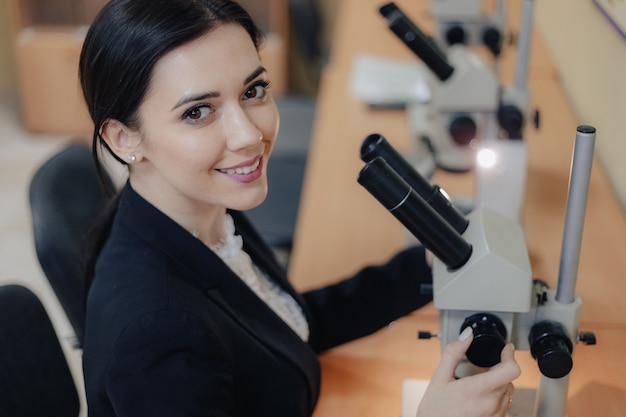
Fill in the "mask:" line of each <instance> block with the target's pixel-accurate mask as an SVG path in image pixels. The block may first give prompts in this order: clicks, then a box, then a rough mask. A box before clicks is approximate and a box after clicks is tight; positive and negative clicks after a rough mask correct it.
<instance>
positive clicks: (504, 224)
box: [358, 126, 595, 417]
mask: <svg viewBox="0 0 626 417" xmlns="http://www.w3.org/2000/svg"><path fill="white" fill-rule="evenodd" d="M594 144H595V129H594V128H593V127H591V126H579V127H578V128H577V131H576V140H575V145H574V153H573V158H572V166H571V173H570V183H569V191H568V201H567V211H566V217H565V227H564V234H563V243H562V250H561V261H560V270H559V277H558V286H557V289H556V291H554V290H552V289H550V288H548V285H547V284H546V283H545V282H544V281H541V280H538V279H533V276H532V271H531V266H530V261H529V257H528V251H527V248H526V243H525V240H524V233H523V230H522V228H521V226H520V225H519V223H517V222H515V221H513V220H511V219H510V218H507V217H506V216H504V215H502V214H500V213H498V212H497V211H495V210H493V209H490V208H488V207H484V206H481V207H477V208H476V209H475V210H473V211H472V212H471V213H469V214H468V215H467V216H464V215H462V214H461V213H459V212H458V211H457V209H456V208H455V207H454V205H453V204H452V203H451V202H450V201H449V200H448V199H447V197H446V195H445V193H444V192H443V191H442V190H441V189H440V188H439V187H437V186H434V185H431V184H430V183H429V182H428V181H427V180H425V179H424V178H423V177H422V176H421V175H420V174H419V173H417V172H416V171H415V170H413V169H412V167H411V165H410V164H409V163H408V162H407V161H406V160H405V159H403V157H402V156H401V155H400V154H399V153H398V152H396V151H395V150H394V149H393V148H392V147H391V146H390V145H389V143H388V142H387V141H386V139H385V138H384V137H383V136H381V135H379V134H372V135H370V136H368V137H367V138H365V140H364V141H363V144H362V146H361V159H362V160H363V161H364V162H365V166H364V167H363V168H362V170H361V171H360V172H359V176H358V182H359V184H361V185H362V186H363V187H364V188H365V189H366V190H367V191H369V192H370V193H371V194H372V195H373V196H374V197H375V198H376V199H377V200H378V201H379V202H380V203H381V204H382V205H383V206H384V207H385V208H387V209H388V210H389V211H390V212H391V214H393V215H394V216H395V217H396V218H397V219H398V220H399V221H400V222H401V223H402V224H403V225H404V226H405V227H406V228H407V229H408V230H409V231H410V232H411V233H412V234H413V235H414V236H415V237H416V238H417V239H418V240H419V241H420V242H421V243H422V244H423V245H424V246H425V247H426V248H427V249H428V250H430V251H431V252H432V253H433V254H434V255H435V257H436V259H435V262H434V264H433V300H434V306H435V307H436V308H437V309H438V310H439V333H438V334H437V335H436V336H437V337H439V339H440V342H441V348H442V350H443V348H444V347H445V346H446V345H447V344H448V343H450V342H452V341H454V340H456V339H457V338H458V335H459V334H460V332H461V331H462V330H463V329H465V328H466V327H468V326H471V327H472V328H473V333H474V339H473V341H472V344H471V346H470V347H469V349H468V351H467V354H466V359H465V360H464V361H463V362H462V363H461V364H460V365H459V367H458V368H457V370H456V375H457V377H459V378H462V377H464V376H467V375H471V374H475V373H478V372H481V371H483V370H484V369H486V368H489V367H491V366H494V365H496V364H497V363H498V362H499V361H500V352H501V350H502V348H503V347H504V346H505V344H506V343H508V342H513V343H514V345H515V347H516V349H518V350H526V351H530V353H531V355H532V357H533V358H535V359H536V360H537V365H538V367H539V370H540V371H541V379H540V381H539V386H538V388H537V389H536V390H534V389H533V390H525V391H524V390H516V392H515V395H514V397H513V402H512V403H511V408H510V414H509V415H510V416H512V417H564V416H565V412H566V401H567V391H568V383H569V377H568V375H569V373H570V371H571V369H572V367H573V360H572V354H573V348H574V345H575V344H576V343H577V342H582V343H585V344H595V336H594V335H593V334H592V333H583V332H580V333H579V331H578V317H579V311H580V307H581V304H582V301H581V299H580V298H579V297H577V296H576V293H575V283H576V278H577V277H576V274H577V268H578V259H579V254H580V245H581V240H582V227H583V223H584V216H585V209H586V202H587V192H588V186H589V177H590V175H591V165H592V160H593V147H594ZM432 336H433V334H431V333H429V332H420V338H430V337H432ZM518 391H519V392H518ZM408 392H411V393H413V394H412V395H413V396H415V394H414V393H415V391H414V390H405V393H408ZM406 396H407V395H405V397H406ZM411 400H412V399H411V398H404V399H403V401H405V402H406V401H411ZM404 409H405V410H406V407H404ZM416 410H417V404H415V408H414V409H411V410H409V411H410V412H411V413H413V414H407V413H408V412H409V411H407V413H404V415H403V417H408V416H409V415H415V411H416Z"/></svg>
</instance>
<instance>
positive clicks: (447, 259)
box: [357, 157, 472, 269]
mask: <svg viewBox="0 0 626 417" xmlns="http://www.w3.org/2000/svg"><path fill="white" fill-rule="evenodd" d="M357 181H358V182H359V184H361V185H362V186H363V187H364V188H365V189H367V191H369V192H370V194H372V195H373V196H374V197H375V198H376V199H377V200H378V201H379V202H380V203H381V204H382V205H383V206H384V207H385V208H386V209H387V210H389V211H390V212H391V214H393V215H394V216H395V217H396V219H398V220H399V221H400V222H401V223H402V224H403V225H404V226H405V227H406V228H407V229H408V230H409V231H410V232H411V233H413V235H414V236H415V237H416V238H417V239H418V240H419V241H420V242H421V243H422V244H423V245H424V247H426V248H427V249H428V250H430V251H431V252H432V253H433V254H434V255H435V256H436V257H437V258H439V259H440V260H441V261H442V262H443V263H444V264H445V265H446V266H448V268H450V269H457V268H460V267H461V266H463V265H465V263H466V262H467V260H468V259H469V257H470V255H471V254H472V246H471V245H470V244H469V243H467V241H465V239H463V237H462V236H461V235H460V234H459V233H458V232H457V231H456V230H454V229H453V228H452V227H451V226H450V225H449V224H448V222H446V221H445V220H444V219H443V217H441V216H440V215H439V213H437V212H436V211H435V210H434V209H433V208H432V207H431V206H430V204H428V203H427V202H426V201H425V200H424V199H423V198H422V197H420V195H419V194H417V193H416V192H415V190H413V189H412V188H411V186H410V185H409V184H407V183H406V181H404V180H403V179H402V178H401V177H400V176H399V175H398V174H397V173H396V172H395V171H394V170H393V169H391V167H390V166H389V165H388V164H387V162H385V160H384V159H383V158H381V157H377V158H374V159H372V160H371V161H369V162H368V163H367V164H365V166H364V167H363V168H362V169H361V172H360V173H359V176H358V179H357Z"/></svg>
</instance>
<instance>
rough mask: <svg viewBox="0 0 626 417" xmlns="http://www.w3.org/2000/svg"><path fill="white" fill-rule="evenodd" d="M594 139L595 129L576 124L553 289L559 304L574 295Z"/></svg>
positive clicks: (568, 301) (573, 298)
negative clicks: (555, 285) (557, 270)
mask: <svg viewBox="0 0 626 417" xmlns="http://www.w3.org/2000/svg"><path fill="white" fill-rule="evenodd" d="M595 141H596V129H595V128H594V127H591V126H584V125H582V126H578V128H577V129H576V142H575V143H574V152H573V156H572V164H571V172H570V180H569V181H570V182H569V188H568V192H567V194H568V195H567V208H566V212H565V225H564V228H563V243H562V246H561V262H560V267H559V281H558V286H557V290H556V301H558V302H560V303H562V304H569V303H571V302H573V301H574V300H575V298H576V278H577V272H578V260H579V258H580V247H581V243H582V234H583V226H584V223H585V211H586V208H587V194H588V191H589V180H590V177H591V165H592V164H593V148H594V145H595Z"/></svg>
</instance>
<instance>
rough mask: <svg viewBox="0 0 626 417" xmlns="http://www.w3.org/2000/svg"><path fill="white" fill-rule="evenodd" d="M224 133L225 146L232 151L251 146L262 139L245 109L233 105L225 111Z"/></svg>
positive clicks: (260, 133) (259, 131)
mask: <svg viewBox="0 0 626 417" xmlns="http://www.w3.org/2000/svg"><path fill="white" fill-rule="evenodd" d="M224 133H225V135H226V137H227V146H228V148H229V149H231V150H233V151H236V150H239V149H243V148H246V147H248V146H253V145H255V144H257V143H258V142H259V141H260V140H261V139H262V138H263V133H262V132H261V130H259V128H258V127H257V126H256V124H255V123H254V121H253V120H252V118H251V117H250V115H249V114H248V113H247V112H246V109H244V108H243V107H241V106H240V105H233V106H231V107H230V108H229V109H228V110H227V112H226V115H225V123H224Z"/></svg>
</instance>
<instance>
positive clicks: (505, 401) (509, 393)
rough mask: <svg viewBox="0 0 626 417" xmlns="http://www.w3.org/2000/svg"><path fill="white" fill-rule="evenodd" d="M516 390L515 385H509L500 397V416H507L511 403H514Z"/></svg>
mask: <svg viewBox="0 0 626 417" xmlns="http://www.w3.org/2000/svg"><path fill="white" fill-rule="evenodd" d="M514 390H515V388H514V387H513V384H511V383H509V385H507V387H506V390H505V391H504V393H503V394H502V396H501V397H500V405H499V410H498V415H500V416H503V417H504V416H506V415H507V412H508V411H509V408H511V403H512V402H513V392H514Z"/></svg>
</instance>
